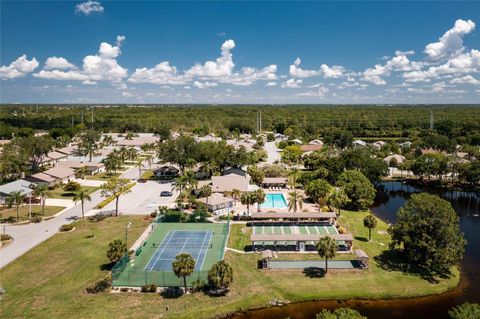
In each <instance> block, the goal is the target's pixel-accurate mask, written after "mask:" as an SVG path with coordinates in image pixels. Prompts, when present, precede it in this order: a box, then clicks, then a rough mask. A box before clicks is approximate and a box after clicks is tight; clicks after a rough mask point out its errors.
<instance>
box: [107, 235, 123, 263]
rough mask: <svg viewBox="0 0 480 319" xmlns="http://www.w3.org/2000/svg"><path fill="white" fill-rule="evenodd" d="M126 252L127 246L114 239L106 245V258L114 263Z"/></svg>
mask: <svg viewBox="0 0 480 319" xmlns="http://www.w3.org/2000/svg"><path fill="white" fill-rule="evenodd" d="M126 251H127V245H126V244H125V243H124V242H123V241H122V240H120V239H115V240H113V241H111V242H110V243H109V244H108V250H107V257H108V259H109V260H110V262H112V263H116V262H117V261H118V260H119V259H120V258H122V256H123V255H124V254H125V252H126Z"/></svg>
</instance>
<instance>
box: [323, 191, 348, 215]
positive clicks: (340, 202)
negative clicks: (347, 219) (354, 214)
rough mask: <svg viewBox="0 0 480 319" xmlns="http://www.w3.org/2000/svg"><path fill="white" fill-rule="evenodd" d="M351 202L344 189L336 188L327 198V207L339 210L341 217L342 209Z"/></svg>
mask: <svg viewBox="0 0 480 319" xmlns="http://www.w3.org/2000/svg"><path fill="white" fill-rule="evenodd" d="M349 202H350V198H348V196H347V194H346V193H345V190H344V188H343V187H337V188H335V189H334V190H333V191H332V192H331V193H330V194H329V196H328V198H327V205H329V206H330V205H332V206H334V207H336V208H337V209H338V215H339V216H340V213H341V207H342V206H344V205H346V204H348V203H349Z"/></svg>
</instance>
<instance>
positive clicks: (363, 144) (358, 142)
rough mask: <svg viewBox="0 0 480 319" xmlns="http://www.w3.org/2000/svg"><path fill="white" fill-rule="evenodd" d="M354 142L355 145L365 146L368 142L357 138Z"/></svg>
mask: <svg viewBox="0 0 480 319" xmlns="http://www.w3.org/2000/svg"><path fill="white" fill-rule="evenodd" d="M352 144H353V146H354V147H365V146H367V142H364V141H362V140H355V141H353V143H352Z"/></svg>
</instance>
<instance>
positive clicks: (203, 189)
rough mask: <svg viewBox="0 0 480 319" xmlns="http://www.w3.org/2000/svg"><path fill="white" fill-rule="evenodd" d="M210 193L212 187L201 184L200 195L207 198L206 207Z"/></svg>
mask: <svg viewBox="0 0 480 319" xmlns="http://www.w3.org/2000/svg"><path fill="white" fill-rule="evenodd" d="M211 195H212V188H211V187H210V186H209V185H203V186H202V187H201V188H200V196H201V197H205V198H206V199H207V207H208V197H209V196H211Z"/></svg>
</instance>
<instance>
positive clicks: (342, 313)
mask: <svg viewBox="0 0 480 319" xmlns="http://www.w3.org/2000/svg"><path fill="white" fill-rule="evenodd" d="M316 319H367V317H364V316H362V315H361V314H360V313H359V312H358V311H356V310H353V309H350V308H338V309H335V310H333V311H329V310H327V309H323V310H322V311H321V312H320V313H317V316H316Z"/></svg>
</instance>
